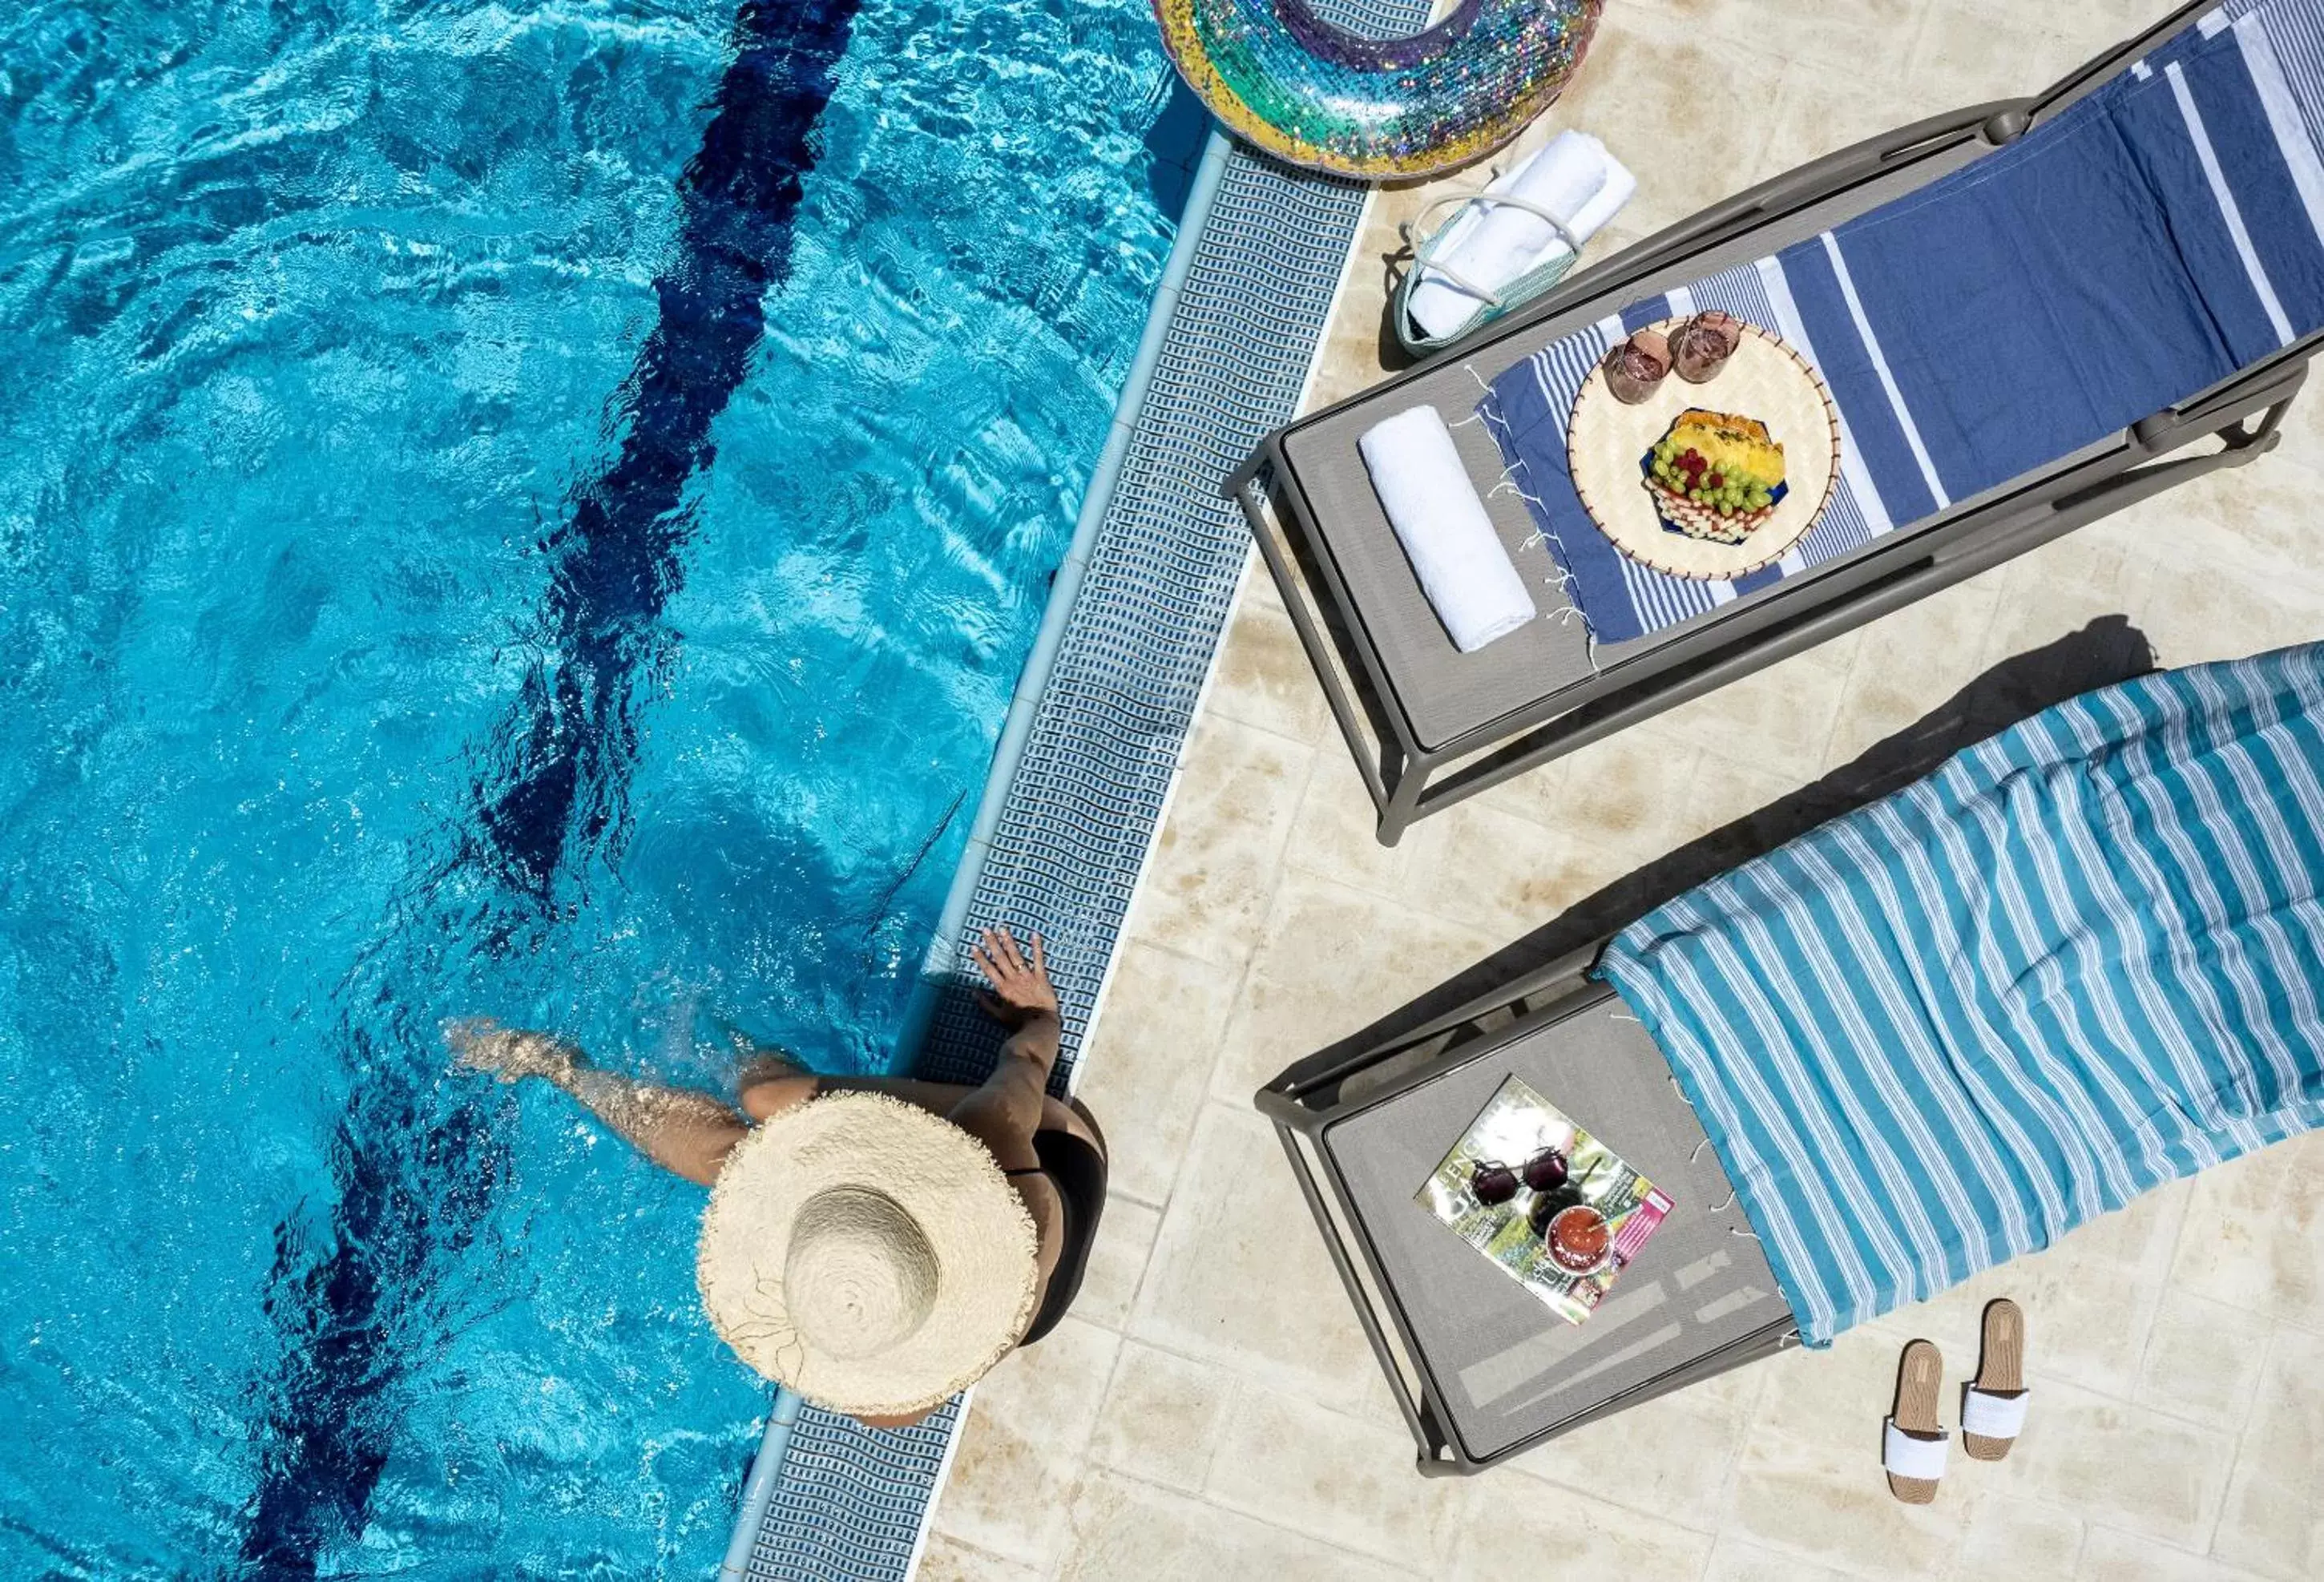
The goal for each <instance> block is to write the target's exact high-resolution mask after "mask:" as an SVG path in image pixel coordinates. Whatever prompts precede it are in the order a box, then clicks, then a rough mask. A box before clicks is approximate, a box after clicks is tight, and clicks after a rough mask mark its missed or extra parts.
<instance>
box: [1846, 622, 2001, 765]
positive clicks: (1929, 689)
mask: <svg viewBox="0 0 2324 1582" xmlns="http://www.w3.org/2000/svg"><path fill="white" fill-rule="evenodd" d="M2001 602H2002V590H2001V587H2000V586H1999V585H1998V584H1997V583H1996V582H1995V581H1993V580H1992V579H1990V578H1981V577H1979V578H1970V579H1969V581H1967V582H1963V583H1958V584H1956V585H1954V586H1953V587H1949V588H1947V589H1945V590H1944V591H1943V592H1941V593H1938V594H1932V595H1931V596H1930V597H1927V598H1924V599H1922V600H1921V601H1920V602H1919V603H1917V604H1912V605H1907V606H1905V607H1904V608H1903V609H1901V610H1898V611H1896V612H1895V614H1893V615H1884V616H1882V617H1881V618H1880V619H1879V620H1877V621H1875V622H1873V623H1872V624H1870V625H1869V626H1867V627H1866V628H1865V629H1864V642H1863V643H1862V644H1861V645H1860V646H1859V647H1858V650H1857V652H1856V658H1855V662H1854V664H1853V665H1852V666H1851V667H1850V670H1849V678H1848V689H1847V692H1846V694H1845V695H1844V697H1843V698H1842V699H1841V702H1840V713H1839V719H1838V723H1837V725H1836V726H1835V727H1834V729H1833V731H1832V735H1831V743H1830V744H1829V745H1828V747H1827V749H1826V755H1825V762H1826V763H1830V764H1834V765H1836V764H1840V763H1848V762H1849V761H1850V760H1851V759H1854V758H1855V757H1857V756H1858V754H1861V753H1863V752H1864V751H1865V750H1866V749H1867V748H1868V747H1871V746H1873V745H1875V744H1877V743H1878V742H1881V741H1883V740H1885V739H1886V738H1887V737H1889V736H1891V735H1895V733H1897V732H1898V731H1901V730H1904V729H1906V728H1907V727H1909V726H1913V725H1914V724H1916V723H1918V722H1919V720H1920V719H1921V718H1922V717H1923V716H1925V715H1926V714H1928V713H1929V711H1930V710H1932V709H1933V708H1938V707H1940V706H1941V705H1942V704H1943V703H1944V702H1945V701H1946V700H1947V699H1948V698H1951V697H1952V696H1953V695H1954V694H1955V693H1957V692H1959V691H1960V689H1962V688H1963V687H1966V686H1968V685H1969V683H1970V682H1971V681H1973V680H1976V679H1977V677H1978V675H1979V674H1980V673H1981V672H1982V671H1984V670H1985V668H1986V664H1985V646H1986V637H1987V633H1989V632H1990V631H1991V630H1992V627H1993V622H1994V617H1995V616H1996V615H1997V614H1998V612H1999V611H2000V608H2001Z"/></svg>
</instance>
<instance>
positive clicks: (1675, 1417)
mask: <svg viewBox="0 0 2324 1582" xmlns="http://www.w3.org/2000/svg"><path fill="white" fill-rule="evenodd" d="M1766 1372H1767V1370H1766V1369H1764V1368H1761V1367H1757V1366H1751V1367H1745V1368H1739V1369H1737V1370H1736V1371H1735V1372H1733V1373H1731V1374H1724V1375H1722V1376H1721V1379H1720V1380H1719V1381H1712V1382H1706V1383H1702V1384H1697V1385H1694V1386H1692V1388H1689V1389H1686V1390H1681V1391H1678V1392H1675V1393H1674V1394H1670V1395H1665V1396H1662V1397H1659V1398H1658V1399H1656V1400H1653V1401H1648V1402H1644V1403H1642V1404H1640V1405H1638V1406H1634V1407H1632V1408H1630V1409H1629V1410H1628V1411H1618V1412H1616V1413H1615V1414H1614V1415H1613V1416H1611V1417H1608V1418H1603V1419H1600V1420H1599V1421H1597V1422H1593V1423H1591V1424H1590V1425H1588V1426H1587V1427H1585V1428H1580V1429H1574V1430H1573V1431H1572V1433H1570V1434H1563V1435H1560V1436H1559V1437H1558V1438H1557V1439H1553V1440H1551V1441H1550V1442H1549V1443H1548V1444H1546V1445H1544V1446H1542V1447H1540V1448H1537V1449H1534V1450H1529V1451H1527V1452H1526V1454H1525V1455H1523V1456H1521V1457H1518V1458H1517V1460H1515V1461H1513V1462H1511V1463H1510V1466H1512V1467H1513V1468H1515V1469H1516V1470H1517V1471H1519V1472H1523V1473H1526V1474H1527V1475H1529V1476H1534V1477H1538V1478H1543V1479H1545V1480H1547V1481H1548V1482H1551V1483H1554V1484H1557V1485H1561V1486H1562V1487H1564V1488H1568V1489H1572V1490H1574V1491H1576V1492H1577V1493H1580V1494H1587V1495H1590V1496H1591V1497H1592V1498H1594V1499H1597V1500H1602V1501H1605V1502H1607V1503H1612V1504H1617V1505H1624V1506H1628V1507H1629V1508H1630V1509H1632V1510H1635V1511H1640V1512H1645V1513H1648V1514H1650V1515H1653V1516H1655V1517H1660V1518H1663V1519H1665V1520H1667V1521H1669V1522H1672V1523H1674V1525H1677V1526H1680V1527H1684V1528H1688V1529H1691V1530H1696V1531H1709V1530H1710V1529H1711V1528H1712V1527H1713V1526H1715V1525H1716V1524H1717V1522H1718V1521H1719V1516H1720V1498H1721V1496H1722V1494H1724V1493H1725V1490H1726V1486H1727V1476H1728V1473H1729V1468H1730V1467H1731V1466H1733V1465H1734V1461H1735V1457H1736V1456H1737V1454H1738V1452H1739V1451H1740V1450H1741V1448H1742V1446H1743V1440H1744V1436H1745V1434H1746V1433H1747V1432H1748V1430H1749V1428H1750V1424H1751V1411H1752V1405H1753V1402H1754V1401H1755V1399H1756V1398H1757V1391H1758V1388H1759V1386H1760V1385H1761V1384H1762V1383H1764V1376H1765V1374H1766Z"/></svg>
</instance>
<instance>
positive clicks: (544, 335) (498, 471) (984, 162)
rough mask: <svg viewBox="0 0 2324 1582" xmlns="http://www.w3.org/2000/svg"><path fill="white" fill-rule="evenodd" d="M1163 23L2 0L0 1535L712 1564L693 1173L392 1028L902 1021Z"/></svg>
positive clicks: (1112, 334)
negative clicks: (495, 1023)
mask: <svg viewBox="0 0 2324 1582" xmlns="http://www.w3.org/2000/svg"><path fill="white" fill-rule="evenodd" d="M1166 84H1167V67H1166V66H1165V64H1164V62H1163V60H1162V59H1161V56H1160V53H1159V50H1158V46H1157V44H1156V42H1155V41H1154V39H1153V34H1152V27H1151V23H1150V21H1149V19H1148V12H1147V9H1146V6H1145V5H1144V3H1143V0H1093V3H1086V4H1082V5H1076V6H1074V7H1072V8H1070V10H1069V11H1066V12H1062V13H1061V12H1060V10H1059V9H1058V8H1051V7H1047V6H1044V5H1038V4H1037V3H1036V0H1011V3H1009V4H982V3H979V0H962V3H960V4H955V5H947V6H941V7H938V6H932V5H919V4H911V3H908V0H863V4H862V5H861V8H860V9H858V8H857V7H856V6H855V5H854V4H853V0H744V3H743V4H742V5H739V6H738V5H737V4H736V3H735V0H719V3H717V4H711V3H708V0H704V3H700V4H692V3H687V0H658V3H648V0H600V3H598V4H594V5H593V4H564V5H548V4H543V5H530V6H517V5H486V4H479V3H472V0H463V3H459V4H436V5H424V4H419V3H416V0H414V3H406V4H394V5H391V4H385V3H382V0H369V3H360V4H348V3H342V4H338V5H327V4H319V3H318V4H313V5H296V4H288V3H267V0H212V3H211V4H208V5H200V6H189V5H173V4H170V3H169V0H139V3H138V4H134V5H131V4H115V5H107V6H104V7H97V6H89V5H80V6H75V5H33V6H30V7H25V8H20V9H19V10H18V11H17V12H15V13H14V14H11V15H10V16H9V17H8V18H7V19H5V21H0V102H5V109H0V117H5V119H0V175H5V178H6V181H5V188H0V194H5V196H0V323H5V326H6V328H5V336H6V347H7V350H8V352H9V354H10V355H9V356H8V357H7V359H6V365H7V366H8V368H9V369H10V370H11V373H12V374H13V375H14V377H13V378H12V379H11V380H9V381H8V382H7V384H5V386H0V410H5V413H6V420H7V421H6V428H5V432H7V433H8V434H9V435H10V436H11V437H12V439H14V445H13V446H12V447H11V448H10V449H9V450H8V451H7V452H5V454H0V639H5V649H0V652H5V665H0V704H4V705H5V710H6V715H7V720H8V733H7V738H6V739H7V742H8V747H7V749H6V751H5V754H0V809H5V818H0V1012H4V1013H5V1014H0V1238H5V1255H6V1257H7V1259H8V1261H9V1274H10V1279H9V1281H8V1282H7V1285H6V1286H5V1290H0V1410H5V1416H6V1418H7V1420H9V1422H10V1423H11V1425H12V1429H11V1433H10V1435H9V1438H10V1439H11V1444H10V1447H9V1449H8V1451H7V1453H6V1455H5V1457H0V1575H6V1576H10V1577H16V1576H25V1577H36V1576H37V1577H139V1576H172V1577H174V1576H185V1575H203V1576H208V1575H226V1576H234V1575H241V1576H249V1577H296V1576H310V1575H321V1576H353V1575H374V1574H390V1573H393V1574H400V1575H401V1574H409V1575H412V1576H420V1577H480V1576H493V1577H512V1576H538V1577H580V1576H602V1577H647V1576H664V1575H667V1576H685V1577H699V1576H702V1575H705V1574H706V1573H707V1572H708V1571H709V1570H710V1569H711V1568H714V1567H715V1563H716V1559H717V1557H718V1555H719V1553H720V1552H721V1550H723V1548H724V1542H725V1539H726V1533H727V1527H728V1524H729V1522H731V1520H732V1517H733V1498H734V1494H735V1491H736V1488H737V1485H738V1483H739V1480H740V1478H741V1476H742V1473H743V1471H744V1469H745V1466H746V1464H747V1460H748V1457H749V1455H750V1452H751V1450H752V1448H753V1447H754V1445H755V1443H756V1439H757V1428H758V1423H759V1420H760V1419H761V1415H762V1413H763V1411H764V1410H765V1407H766V1404H767V1391H766V1389H765V1388H764V1387H763V1386H762V1385H761V1383H759V1382H758V1381H757V1380H756V1379H755V1378H754V1377H753V1376H752V1375H750V1374H747V1373H746V1372H745V1371H744V1370H743V1369H742V1367H741V1366H740V1365H738V1364H736V1363H734V1362H733V1360H732V1359H731V1358H730V1357H729V1356H728V1355H726V1354H725V1353H724V1351H723V1350H722V1349H721V1348H720V1347H718V1346H717V1345H716V1343H715V1340H714V1339H713V1337H711V1335H710V1332H709V1329H708V1327H707V1325H706V1323H705V1321H704V1320H703V1319H702V1318H701V1317H700V1315H699V1312H698V1309H697V1306H696V1301H695V1298H694V1293H693V1281H692V1235H693V1227H694V1221H695V1218H696V1214H697V1213H698V1210H699V1207H700V1195H699V1193H698V1192H697V1191H696V1190H695V1189H692V1188H689V1187H687V1186H685V1185H684V1184H683V1183H680V1182H678V1181H676V1180H671V1179H669V1178H665V1177H662V1176H660V1175H659V1174H656V1173H654V1172H652V1171H650V1170H649V1169H647V1168H646V1167H644V1166H642V1165H641V1163H640V1162H639V1161H636V1160H635V1159H633V1158H632V1157H631V1156H630V1155H629V1153H628V1152H627V1151H626V1150H625V1149H623V1148H622V1146H621V1145H620V1144H619V1143H615V1142H613V1140H611V1139H610V1138H607V1137H605V1136H604V1135H603V1134H602V1133H598V1132H597V1131H596V1130H595V1128H594V1126H592V1125H591V1124H587V1123H585V1122H584V1121H582V1120H581V1119H580V1118H579V1117H578V1115H576V1113H575V1112H574V1111H573V1110H572V1109H571V1108H570V1107H569V1106H565V1105H564V1104H562V1103H561V1102H560V1100H559V1096H557V1095H555V1094H551V1093H548V1092H545V1091H543V1092H527V1093H525V1094H523V1095H521V1096H512V1095H511V1094H510V1093H508V1092H507V1091H505V1090H502V1089H499V1088H495V1087H487V1086H484V1085H481V1084H478V1083H476V1082H475V1081H474V1080H472V1079H466V1078H457V1077H453V1076H450V1075H448V1074H447V1072H446V1070H445V1063H444V1058H443V1054H442V1050H441V1045H440V1042H439V1040H438V1031H437V1030H438V1022H439V1020H440V1019H441V1018H443V1017H446V1016H448V1015H454V1014H461V1013H473V1012H484V1013H493V1014H496V1015H499V1016H501V1017H503V1018H504V1019H506V1020H510V1021H515V1022H530V1023H534V1024H540V1025H549V1026H553V1027H556V1028H558V1029H559V1030H561V1031H564V1032H567V1033H569V1034H571V1035H572V1036H574V1037H576V1039H577V1040H578V1041H581V1042H583V1043H584V1044H585V1045H587V1046H589V1047H591V1048H592V1049H594V1050H598V1051H600V1052H601V1053H602V1054H603V1055H604V1056H605V1057H606V1058H607V1059H613V1060H622V1061H626V1062H627V1063H630V1064H632V1065H634V1066H636V1067H638V1068H640V1069H648V1070H650V1071H652V1072H654V1073H655V1074H657V1075H660V1076H663V1077H668V1078H678V1079H681V1080H690V1081H696V1082H704V1083H709V1082H715V1081H716V1080H719V1079H720V1078H722V1077H723V1076H724V1072H725V1070H726V1069H727V1068H728V1067H729V1066H730V1064H731V1054H730V1053H729V1051H728V1050H727V1049H726V1047H725V1039H726V1036H727V1030H729V1029H730V1028H731V1029H739V1030H741V1031H742V1032H745V1033H747V1034H748V1035H749V1036H751V1037H753V1038H757V1039H761V1040H764V1041H770V1042H776V1043H780V1044H784V1045H786V1046H788V1047H789V1048H791V1049H793V1050H797V1051H798V1053H800V1054H801V1055H802V1056H804V1057H806V1058H807V1059H809V1060H811V1061H813V1062H814V1063H816V1064H817V1065H820V1066H823V1067H825V1068H826V1069H867V1068H871V1067H876V1066H879V1065H881V1064H883V1063H884V1062H885V1060H886V1059H888V1057H889V1053H890V1045H891V1042H892V1039H893V1037H894V1034H895V1031H896V1027H897V1024H898V1021H899V1016H900V1015H901V1013H902V1010H903V1006H904V1002H905V998H906V995H907V993H908V985H909V978H910V975H911V971H912V968H913V967H914V966H915V964H916V963H917V960H918V955H919V952H920V948H921V946H922V944H923V942H924V940H925V939H926V936H927V929H928V927H929V925H930V923H931V921H933V919H934V916H935V913H936V908H937V906H938V904H939V903H940V902H941V899H942V897H943V894H944V892H945V886H946V884H947V883H948V880H949V878H950V873H951V869H952V865H953V863H954V856H955V855H956V852H957V849H958V846H959V842H960V840H961V838H962V837H963V836H964V831H965V828H966V826H967V823H968V820H969V817H970V815H971V814H972V813H973V807H972V806H971V805H970V800H971V799H973V796H974V794H975V792H976V790H977V788H978V786H979V785H980V783H981V782H982V774H983V770H984V765H985V761H986V758H987V756H988V754H989V753H990V750H991V742H992V739H993V735H994V732H995V729H996V727H997V726H998V723H999V721H1000V718H1001V712H1002V709H1003V707H1004V705H1005V703H1006V700H1007V697H1008V694H1009V690H1010V686H1011V684H1012V682H1013V680H1014V679H1015V676H1016V673H1017V671H1018V670H1019V667H1020V665H1021V663H1022V661H1023V657H1024V653H1025V649H1026V646H1027V644H1028V642H1029V640H1030V638H1031V634H1032V633H1033V630H1034V628H1035V626H1036V625H1037V622H1038V619H1039V615H1040V611H1041V606H1042V602H1043V598H1044V595H1045V590H1046V586H1047V578H1048V575H1049V572H1050V570H1051V569H1052V567H1053V565H1054V563H1055V560H1056V556H1057V554H1058V553H1059V551H1060V550H1061V549H1062V547H1063V545H1064V542H1065V538H1066V536H1067V533H1068V532H1069V529H1070V525H1071V519H1072V514H1073V509H1074V504H1076V502H1077V498H1078V495H1079V492H1080V488H1081V486H1082V483H1083V480H1084V477H1085V476H1086V471H1087V468H1088V467H1089V465H1090V463H1091V462H1092V461H1093V458H1094V457H1095V455H1096V452H1097V449H1098V445H1099V442H1100V440H1101V439H1102V433H1103V430H1104V426H1105V423H1106V420H1107V414H1108V412H1109V411H1110V410H1111V402H1112V395H1113V392H1114V390H1115V388H1116V386H1117V384H1119V382H1120V378H1121V376H1122V374H1123V373H1124V371H1125V369H1126V366H1127V364H1128V362H1129V359H1130V355H1131V353H1132V350H1133V348H1134V346H1135V343H1136V340H1137V337H1138V331H1139V326H1140V324H1141V322H1142V319H1143V316H1144V307H1145V300H1146V296H1147V294H1148V289H1149V288H1150V286H1151V284H1152V282H1153V280H1154V278H1155V275H1156V273H1157V270H1158V269H1159V266H1160V264H1161V261H1162V257H1163V255H1164V253H1165V252H1166V250H1167V245H1168V241H1169V216H1170V214H1171V213H1172V212H1174V209H1173V204H1174V201H1175V197H1176V192H1177V189H1176V185H1175V180H1183V178H1182V177H1181V178H1175V179H1174V178H1173V176H1172V175H1171V174H1170V173H1169V167H1168V166H1167V163H1165V162H1160V161H1157V159H1156V157H1155V150H1154V149H1152V148H1149V147H1148V136H1149V132H1150V129H1151V127H1152V126H1153V124H1154V123H1155V121H1156V118H1157V113H1158V112H1159V111H1160V109H1161V106H1162V90H1163V88H1164V87H1165V85H1166ZM1157 172H1158V173H1157Z"/></svg>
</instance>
